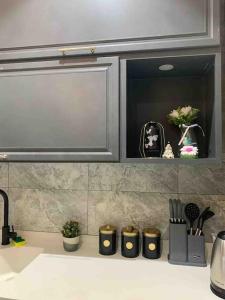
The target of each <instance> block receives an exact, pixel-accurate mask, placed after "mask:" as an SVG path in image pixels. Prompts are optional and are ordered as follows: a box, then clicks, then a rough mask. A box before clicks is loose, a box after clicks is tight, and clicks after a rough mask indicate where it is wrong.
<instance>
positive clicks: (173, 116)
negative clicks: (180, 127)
mask: <svg viewBox="0 0 225 300" xmlns="http://www.w3.org/2000/svg"><path fill="white" fill-rule="evenodd" d="M170 117H171V118H174V119H175V118H179V113H178V111H177V110H175V109H174V110H172V111H171V113H170Z"/></svg>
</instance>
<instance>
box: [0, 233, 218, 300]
mask: <svg viewBox="0 0 225 300" xmlns="http://www.w3.org/2000/svg"><path fill="white" fill-rule="evenodd" d="M20 234H21V235H22V236H23V237H24V238H25V239H26V240H27V242H28V243H27V247H38V248H40V252H42V253H43V254H40V255H39V256H38V257H37V258H36V259H35V260H34V261H33V262H32V263H31V264H29V265H28V266H27V267H26V268H25V269H24V270H22V271H21V273H19V274H18V275H17V276H16V277H15V278H13V279H11V280H8V281H2V282H0V297H5V298H11V299H24V300H28V299H29V300H30V299H33V300H36V299H37V300H45V299H46V300H51V299H54V300H64V299H65V300H70V299H71V300H90V299H91V300H95V299H96V300H97V299H98V300H101V299H104V300H108V299H110V300H111V299H116V300H139V299H140V300H145V299H148V300H149V299H154V300H155V299H158V300H161V299H168V300H170V299H171V300H193V299H204V300H210V299H216V298H217V297H216V296H214V295H213V294H212V292H211V291H210V288H209V284H210V282H209V277H210V270H209V266H208V267H206V268H198V267H190V266H175V265H170V264H169V263H168V262H167V252H168V250H167V249H168V242H163V254H162V257H161V258H160V259H159V260H148V259H145V258H143V257H142V256H141V255H140V256H139V257H138V258H135V259H127V258H124V257H122V256H121V255H120V253H119V251H118V253H116V254H115V255H113V256H107V257H106V256H102V255H100V254H98V237H94V236H82V245H81V247H80V249H79V250H78V251H76V252H73V253H68V252H65V251H64V250H63V247H62V237H61V235H60V234H58V233H51V234H50V233H35V232H21V233H20ZM210 248H211V245H209V244H207V250H208V251H207V252H208V253H209V252H210ZM18 250H19V249H18ZM49 254H51V255H49ZM0 267H1V263H0ZM217 299H218V298H217Z"/></svg>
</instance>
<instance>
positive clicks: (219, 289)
mask: <svg viewBox="0 0 225 300" xmlns="http://www.w3.org/2000/svg"><path fill="white" fill-rule="evenodd" d="M224 249H225V231H221V232H219V233H218V234H217V237H216V240H215V242H214V244H213V249H212V256H211V275H210V279H211V285H210V287H211V290H212V292H213V293H214V294H215V295H216V296H218V297H220V298H223V299H225V251H224Z"/></svg>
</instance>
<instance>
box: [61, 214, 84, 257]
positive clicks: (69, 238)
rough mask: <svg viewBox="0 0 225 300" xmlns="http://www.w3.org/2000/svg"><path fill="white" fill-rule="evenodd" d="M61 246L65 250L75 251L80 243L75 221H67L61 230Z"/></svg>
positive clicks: (78, 230)
mask: <svg viewBox="0 0 225 300" xmlns="http://www.w3.org/2000/svg"><path fill="white" fill-rule="evenodd" d="M61 233H62V235H63V247H64V249H65V250H66V251H69V252H72V251H76V250H77V249H78V247H79V243H80V227H79V223H78V222H77V221H73V220H70V221H67V222H66V223H65V224H64V225H63V228H62V230H61Z"/></svg>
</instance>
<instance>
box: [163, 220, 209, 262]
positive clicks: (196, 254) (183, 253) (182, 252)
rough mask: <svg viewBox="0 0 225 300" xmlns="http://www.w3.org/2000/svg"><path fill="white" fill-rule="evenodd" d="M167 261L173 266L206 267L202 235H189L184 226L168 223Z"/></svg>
mask: <svg viewBox="0 0 225 300" xmlns="http://www.w3.org/2000/svg"><path fill="white" fill-rule="evenodd" d="M168 261H169V263H171V264H175V265H187V266H196V267H206V265H207V264H206V259H205V237H204V235H200V236H198V235H197V236H195V235H189V234H188V232H187V225H186V224H174V223H170V225H169V254H168Z"/></svg>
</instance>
